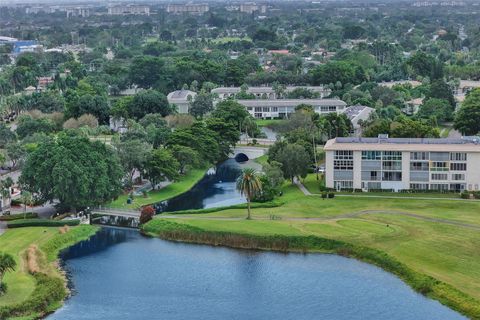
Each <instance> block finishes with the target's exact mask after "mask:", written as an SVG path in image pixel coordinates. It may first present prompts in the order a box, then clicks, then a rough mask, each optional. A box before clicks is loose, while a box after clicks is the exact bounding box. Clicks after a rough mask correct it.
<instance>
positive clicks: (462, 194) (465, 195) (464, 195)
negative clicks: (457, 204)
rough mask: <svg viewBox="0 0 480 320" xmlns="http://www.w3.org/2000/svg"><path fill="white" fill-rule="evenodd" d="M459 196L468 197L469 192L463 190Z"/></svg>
mask: <svg viewBox="0 0 480 320" xmlns="http://www.w3.org/2000/svg"><path fill="white" fill-rule="evenodd" d="M460 198H462V199H470V193H468V192H467V191H463V192H462V193H461V194H460Z"/></svg>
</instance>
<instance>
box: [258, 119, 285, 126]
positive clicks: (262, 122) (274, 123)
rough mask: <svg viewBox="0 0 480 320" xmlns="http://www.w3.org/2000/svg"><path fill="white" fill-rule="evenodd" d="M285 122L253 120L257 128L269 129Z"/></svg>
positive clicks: (278, 120)
mask: <svg viewBox="0 0 480 320" xmlns="http://www.w3.org/2000/svg"><path fill="white" fill-rule="evenodd" d="M283 121H285V120H282V119H255V122H256V123H257V125H258V126H259V127H270V126H274V125H276V124H280V123H282V122H283Z"/></svg>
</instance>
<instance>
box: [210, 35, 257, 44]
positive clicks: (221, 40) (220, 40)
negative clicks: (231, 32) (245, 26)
mask: <svg viewBox="0 0 480 320" xmlns="http://www.w3.org/2000/svg"><path fill="white" fill-rule="evenodd" d="M241 40H245V41H250V42H251V41H252V39H250V37H243V38H240V37H222V38H217V39H213V40H212V42H213V43H216V44H223V43H228V42H234V41H241Z"/></svg>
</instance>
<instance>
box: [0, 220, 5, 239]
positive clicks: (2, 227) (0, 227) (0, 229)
mask: <svg viewBox="0 0 480 320" xmlns="http://www.w3.org/2000/svg"><path fill="white" fill-rule="evenodd" d="M5 231H7V224H6V223H5V222H3V221H0V236H1V235H2V234H3V233H5Z"/></svg>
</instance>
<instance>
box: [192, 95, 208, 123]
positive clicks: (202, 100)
mask: <svg viewBox="0 0 480 320" xmlns="http://www.w3.org/2000/svg"><path fill="white" fill-rule="evenodd" d="M212 110H213V98H212V96H211V95H210V94H207V93H200V94H198V95H197V96H196V97H195V100H193V101H192V102H191V103H190V109H189V110H188V112H189V113H190V114H191V115H192V116H194V117H195V118H200V119H201V118H203V116H204V115H206V114H207V113H209V112H211V111H212Z"/></svg>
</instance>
